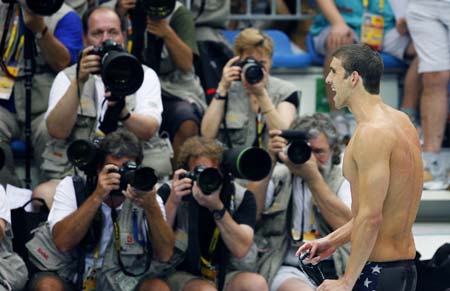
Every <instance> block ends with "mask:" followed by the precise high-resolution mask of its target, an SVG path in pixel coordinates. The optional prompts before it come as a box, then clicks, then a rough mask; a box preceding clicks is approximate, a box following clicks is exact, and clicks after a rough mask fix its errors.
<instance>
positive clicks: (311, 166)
mask: <svg viewBox="0 0 450 291" xmlns="http://www.w3.org/2000/svg"><path fill="white" fill-rule="evenodd" d="M280 160H282V161H283V162H284V163H285V164H286V166H287V167H288V168H289V170H290V171H291V172H292V173H293V174H294V175H295V176H298V177H300V178H302V179H303V180H304V181H305V182H306V183H308V184H309V183H312V182H313V181H315V180H317V179H322V178H321V176H322V174H321V173H320V171H319V163H318V162H317V159H316V157H315V156H314V155H311V157H310V158H309V160H307V161H306V162H305V163H303V164H294V163H292V162H291V161H290V160H289V158H288V157H287V155H286V154H285V153H283V152H282V153H280Z"/></svg>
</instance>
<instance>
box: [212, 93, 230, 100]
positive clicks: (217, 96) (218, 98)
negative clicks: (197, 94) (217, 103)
mask: <svg viewBox="0 0 450 291" xmlns="http://www.w3.org/2000/svg"><path fill="white" fill-rule="evenodd" d="M227 98H228V94H226V95H225V96H221V95H220V94H219V93H218V92H216V93H215V94H214V99H216V100H227Z"/></svg>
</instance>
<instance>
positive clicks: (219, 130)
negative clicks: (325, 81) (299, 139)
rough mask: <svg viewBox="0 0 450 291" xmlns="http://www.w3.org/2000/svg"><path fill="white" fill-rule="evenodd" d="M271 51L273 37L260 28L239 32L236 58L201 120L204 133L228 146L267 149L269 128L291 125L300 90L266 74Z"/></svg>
mask: <svg viewBox="0 0 450 291" xmlns="http://www.w3.org/2000/svg"><path fill="white" fill-rule="evenodd" d="M273 49H274V48H273V41H272V39H271V38H270V37H269V36H267V35H266V34H265V33H264V32H262V31H260V30H257V29H255V28H247V29H244V30H242V31H241V32H240V33H239V35H238V36H237V37H236V40H235V42H234V53H235V54H236V55H237V56H236V57H234V58H232V59H230V60H229V61H228V63H227V64H226V65H225V67H224V68H223V73H222V79H221V80H220V82H219V86H218V88H217V92H216V95H215V96H214V98H213V100H212V101H211V103H210V104H209V106H208V109H207V110H206V112H205V115H204V117H203V120H202V127H201V132H202V135H204V136H207V137H209V138H217V139H219V140H220V141H222V142H223V143H225V144H226V145H227V146H228V147H230V148H231V147H233V146H236V145H247V146H250V145H254V146H258V147H263V148H266V147H267V142H268V139H269V135H268V131H269V129H275V128H279V129H287V128H288V127H289V125H290V124H291V122H292V120H294V118H295V117H296V116H297V111H298V107H299V102H300V92H299V91H298V90H297V88H295V86H294V85H292V84H290V83H288V82H286V81H283V80H281V79H278V78H275V77H272V76H270V75H269V72H270V69H271V66H272V55H273ZM249 61H250V62H253V66H249ZM255 61H256V62H255ZM250 67H251V68H250ZM249 77H250V79H249ZM221 125H222V126H221Z"/></svg>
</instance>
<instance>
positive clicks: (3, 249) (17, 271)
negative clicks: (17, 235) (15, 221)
mask: <svg viewBox="0 0 450 291" xmlns="http://www.w3.org/2000/svg"><path fill="white" fill-rule="evenodd" d="M12 238H13V233H12V231H11V225H10V224H9V223H7V224H6V229H5V236H4V237H3V238H2V239H1V240H0V281H6V282H7V283H8V284H9V285H10V286H11V287H12V289H13V290H22V289H23V288H24V287H25V284H26V282H27V280H28V270H27V267H26V265H25V262H24V261H23V260H22V258H21V257H20V256H19V255H18V254H17V253H15V252H14V251H13V246H12ZM3 284H4V283H0V290H8V289H6V288H5V289H3V287H4V286H3Z"/></svg>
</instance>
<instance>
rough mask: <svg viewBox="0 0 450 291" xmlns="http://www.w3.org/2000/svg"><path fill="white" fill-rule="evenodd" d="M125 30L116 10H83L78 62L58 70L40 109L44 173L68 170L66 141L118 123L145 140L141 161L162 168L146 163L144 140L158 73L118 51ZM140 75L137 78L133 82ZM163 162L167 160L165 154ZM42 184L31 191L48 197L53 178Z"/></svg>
mask: <svg viewBox="0 0 450 291" xmlns="http://www.w3.org/2000/svg"><path fill="white" fill-rule="evenodd" d="M125 29H126V27H125V26H124V25H123V23H122V22H121V19H120V17H119V16H118V14H117V13H116V12H115V11H114V10H111V9H109V8H105V7H96V8H93V9H91V10H88V11H87V12H86V13H85V14H84V16H83V40H84V43H85V45H86V48H85V49H84V50H83V52H82V53H81V55H80V60H79V61H78V64H76V65H73V66H71V67H69V68H67V69H66V70H64V71H62V72H60V73H59V74H58V76H57V77H56V79H55V80H54V82H53V85H52V89H51V91H50V99H49V107H48V109H47V112H46V114H45V119H46V125H47V129H48V132H49V134H50V136H51V137H52V139H51V140H50V142H49V143H48V144H47V148H46V150H45V152H44V154H43V158H44V162H43V163H42V165H41V168H42V170H43V171H44V172H45V174H46V175H47V176H48V177H49V178H52V179H60V178H61V177H64V176H66V175H70V174H72V167H71V165H70V163H69V162H68V160H67V157H66V155H65V152H66V149H67V146H68V144H70V142H71V141H73V140H74V139H87V140H92V139H93V138H94V137H95V136H97V135H104V134H107V133H109V132H112V131H114V130H116V129H117V128H118V127H121V126H123V127H125V128H126V129H128V130H130V131H131V132H133V133H134V134H135V135H136V136H137V137H138V138H139V139H140V140H142V141H145V144H144V162H143V163H144V164H145V165H149V166H152V167H153V168H154V169H155V170H156V171H157V173H158V174H159V173H160V171H164V169H165V168H164V167H163V166H161V167H160V166H159V164H158V165H155V164H151V161H153V162H156V161H159V160H158V156H157V155H152V157H150V154H149V152H147V150H148V148H149V147H148V146H147V144H148V143H152V142H153V140H155V139H157V135H158V134H157V132H158V128H159V125H160V123H161V112H162V103H161V90H160V85H159V81H158V77H157V76H156V74H155V72H154V71H153V70H152V69H150V68H148V67H145V66H143V65H140V64H139V61H138V60H136V59H135V58H134V57H133V56H132V55H131V54H127V53H126V52H124V51H121V50H123V45H124V44H125ZM114 56H116V57H114ZM139 73H140V74H139ZM139 77H141V78H140V80H139V81H140V82H136V81H137V80H136V79H139ZM107 82H108V83H107ZM113 89H114V90H113ZM152 148H158V147H157V146H156V145H155V146H153V147H152ZM152 159H153V160H152ZM164 162H165V161H163V163H164ZM167 163H170V161H169V158H168V157H167ZM46 186H48V187H47V188H44V187H45V186H41V189H44V190H42V191H40V189H36V190H35V193H39V192H44V193H43V194H45V195H46V196H50V199H49V200H51V197H52V194H51V193H54V190H52V188H53V189H54V187H55V186H56V182H54V181H50V182H49V183H47V185H46ZM39 194H41V193H39ZM38 196H39V195H38Z"/></svg>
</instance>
